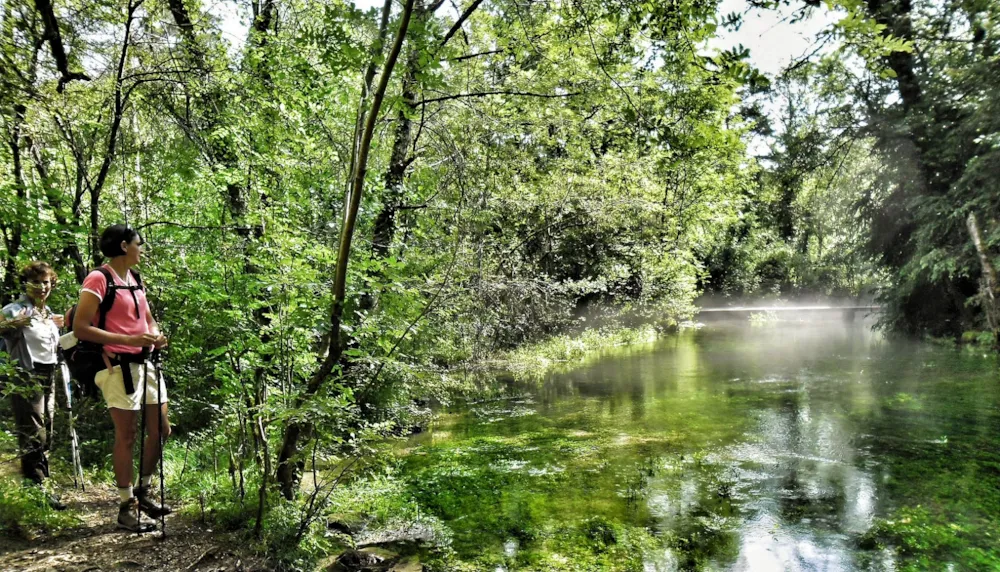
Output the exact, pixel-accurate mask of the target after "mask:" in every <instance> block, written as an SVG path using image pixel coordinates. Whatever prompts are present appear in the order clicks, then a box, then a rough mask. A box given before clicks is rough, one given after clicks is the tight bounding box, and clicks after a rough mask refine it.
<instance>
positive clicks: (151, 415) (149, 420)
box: [142, 403, 170, 476]
mask: <svg viewBox="0 0 1000 572" xmlns="http://www.w3.org/2000/svg"><path fill="white" fill-rule="evenodd" d="M161 419H162V423H163V430H162V432H163V442H166V440H167V437H169V436H170V419H169V418H168V417H167V404H166V403H162V404H160V413H159V414H157V413H156V404H153V405H147V406H146V442H145V443H144V444H143V446H142V447H143V449H142V476H145V475H152V474H153V472H154V471H155V470H156V464H157V463H158V462H159V460H160V427H159V426H158V424H157V421H160V420H161Z"/></svg>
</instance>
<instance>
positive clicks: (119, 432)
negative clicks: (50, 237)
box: [71, 224, 170, 532]
mask: <svg viewBox="0 0 1000 572" xmlns="http://www.w3.org/2000/svg"><path fill="white" fill-rule="evenodd" d="M142 245H143V240H142V237H141V236H139V233H137V232H136V231H135V230H133V229H131V228H128V227H127V226H125V225H120V224H116V225H112V226H110V227H108V228H107V229H105V230H104V232H103V233H101V239H100V248H101V252H102V253H103V254H104V256H106V257H108V258H109V261H108V262H107V263H106V264H104V265H103V266H101V267H100V268H98V269H96V270H93V271H91V272H90V274H88V275H87V277H86V278H85V279H84V281H83V287H82V291H81V292H80V301H79V302H78V304H77V306H76V308H75V309H74V310H73V312H72V313H73V316H72V323H73V333H74V334H75V336H76V338H77V340H79V342H78V343H80V344H84V345H86V344H90V345H91V346H93V345H94V344H99V345H100V346H103V349H102V350H101V352H100V353H99V354H98V355H99V356H100V357H99V359H100V361H101V362H103V363H104V366H105V367H103V368H100V369H99V370H98V371H97V372H96V375H94V377H93V381H94V384H95V385H96V386H97V388H99V389H100V390H101V393H102V394H103V396H104V400H105V401H106V402H107V406H108V411H109V412H110V414H111V420H112V422H113V423H114V426H115V444H114V450H113V453H112V462H113V465H114V471H115V480H116V481H117V486H118V494H119V496H120V500H121V504H120V505H119V510H118V527H119V528H123V529H125V530H131V531H135V532H147V531H150V530H153V528H155V524H154V523H153V521H152V520H150V519H149V518H147V517H152V518H159V517H162V516H163V515H165V514H169V513H170V508H169V507H167V506H165V505H160V504H158V503H157V502H156V500H155V499H154V497H153V495H152V494H151V492H150V480H151V478H152V473H153V470H154V469H155V467H156V461H157V459H158V458H159V455H160V454H161V452H162V451H161V447H162V443H163V440H165V439H166V437H167V436H169V435H170V422H169V420H168V418H167V395H166V387H165V385H164V382H163V378H162V376H160V375H159V373H158V370H157V368H156V367H154V365H153V364H150V363H149V356H150V350H151V349H154V348H155V349H159V348H162V347H164V346H166V345H167V339H166V337H164V336H163V334H161V333H160V329H159V326H158V325H157V324H156V321H155V320H154V319H153V316H152V313H151V312H150V310H149V305H148V303H147V301H146V291H145V288H144V287H143V285H142V279H141V278H140V276H139V274H138V273H137V272H136V271H135V270H133V267H135V266H136V265H137V264H139V262H140V257H141V255H142V251H143V248H142ZM95 353H96V352H95ZM98 363H100V362H98ZM71 367H73V365H72V364H71ZM143 408H145V410H144V411H143V413H144V415H143V418H144V420H145V421H146V432H147V437H146V440H145V442H144V443H141V444H140V447H141V449H140V451H141V453H140V456H141V457H142V458H141V459H140V475H139V479H138V481H137V482H136V485H135V487H134V488H133V487H132V461H133V458H132V454H133V448H134V445H135V441H136V436H137V435H136V434H137V433H138V431H137V421H138V416H139V412H140V410H141V409H143ZM161 483H162V480H161ZM140 511H141V513H143V514H140Z"/></svg>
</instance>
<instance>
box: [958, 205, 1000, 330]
mask: <svg viewBox="0 0 1000 572" xmlns="http://www.w3.org/2000/svg"><path fill="white" fill-rule="evenodd" d="M965 224H966V226H967V227H968V228H969V235H971V236H972V243H973V244H974V245H976V253H977V254H978V255H979V264H980V266H982V269H983V279H982V287H981V288H982V297H983V310H984V311H985V313H986V322H987V324H989V327H990V329H991V330H992V331H993V343H994V344H995V347H996V348H997V349H1000V281H998V280H997V272H996V269H995V268H993V263H992V261H991V260H990V256H989V253H988V252H987V251H986V244H985V241H983V235H982V233H981V232H980V230H979V222H978V221H977V220H976V213H969V217H968V218H967V219H966V220H965Z"/></svg>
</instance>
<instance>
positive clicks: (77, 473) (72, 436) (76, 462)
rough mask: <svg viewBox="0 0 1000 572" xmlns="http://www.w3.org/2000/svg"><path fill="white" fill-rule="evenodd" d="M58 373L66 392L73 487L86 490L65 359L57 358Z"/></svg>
mask: <svg viewBox="0 0 1000 572" xmlns="http://www.w3.org/2000/svg"><path fill="white" fill-rule="evenodd" d="M59 373H61V374H62V378H63V391H64V392H65V394H66V411H67V412H68V414H69V446H70V454H71V456H72V457H73V488H76V487H78V486H79V487H80V489H81V490H83V491H84V492H87V485H86V484H85V483H84V482H83V463H81V462H80V441H79V439H78V438H77V436H76V427H74V425H73V422H74V419H73V417H74V415H73V391H72V389H70V386H69V384H70V375H69V366H68V365H66V361H65V360H63V359H60V360H59Z"/></svg>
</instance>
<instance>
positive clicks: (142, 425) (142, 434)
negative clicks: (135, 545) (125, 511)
mask: <svg viewBox="0 0 1000 572" xmlns="http://www.w3.org/2000/svg"><path fill="white" fill-rule="evenodd" d="M122 367H123V368H126V367H128V368H131V367H132V364H130V363H122ZM146 371H147V368H146V360H143V361H142V374H143V375H142V395H140V396H139V402H140V408H141V409H142V414H141V415H140V420H139V488H140V490H141V487H142V461H143V458H144V451H143V449H144V446H145V444H146V390H147V389H148V383H147V381H146ZM129 486H132V483H129ZM139 504H140V503H138V502H137V503H135V521H136V523H137V525H136V534H142V511H141V510H140V508H139Z"/></svg>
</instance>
